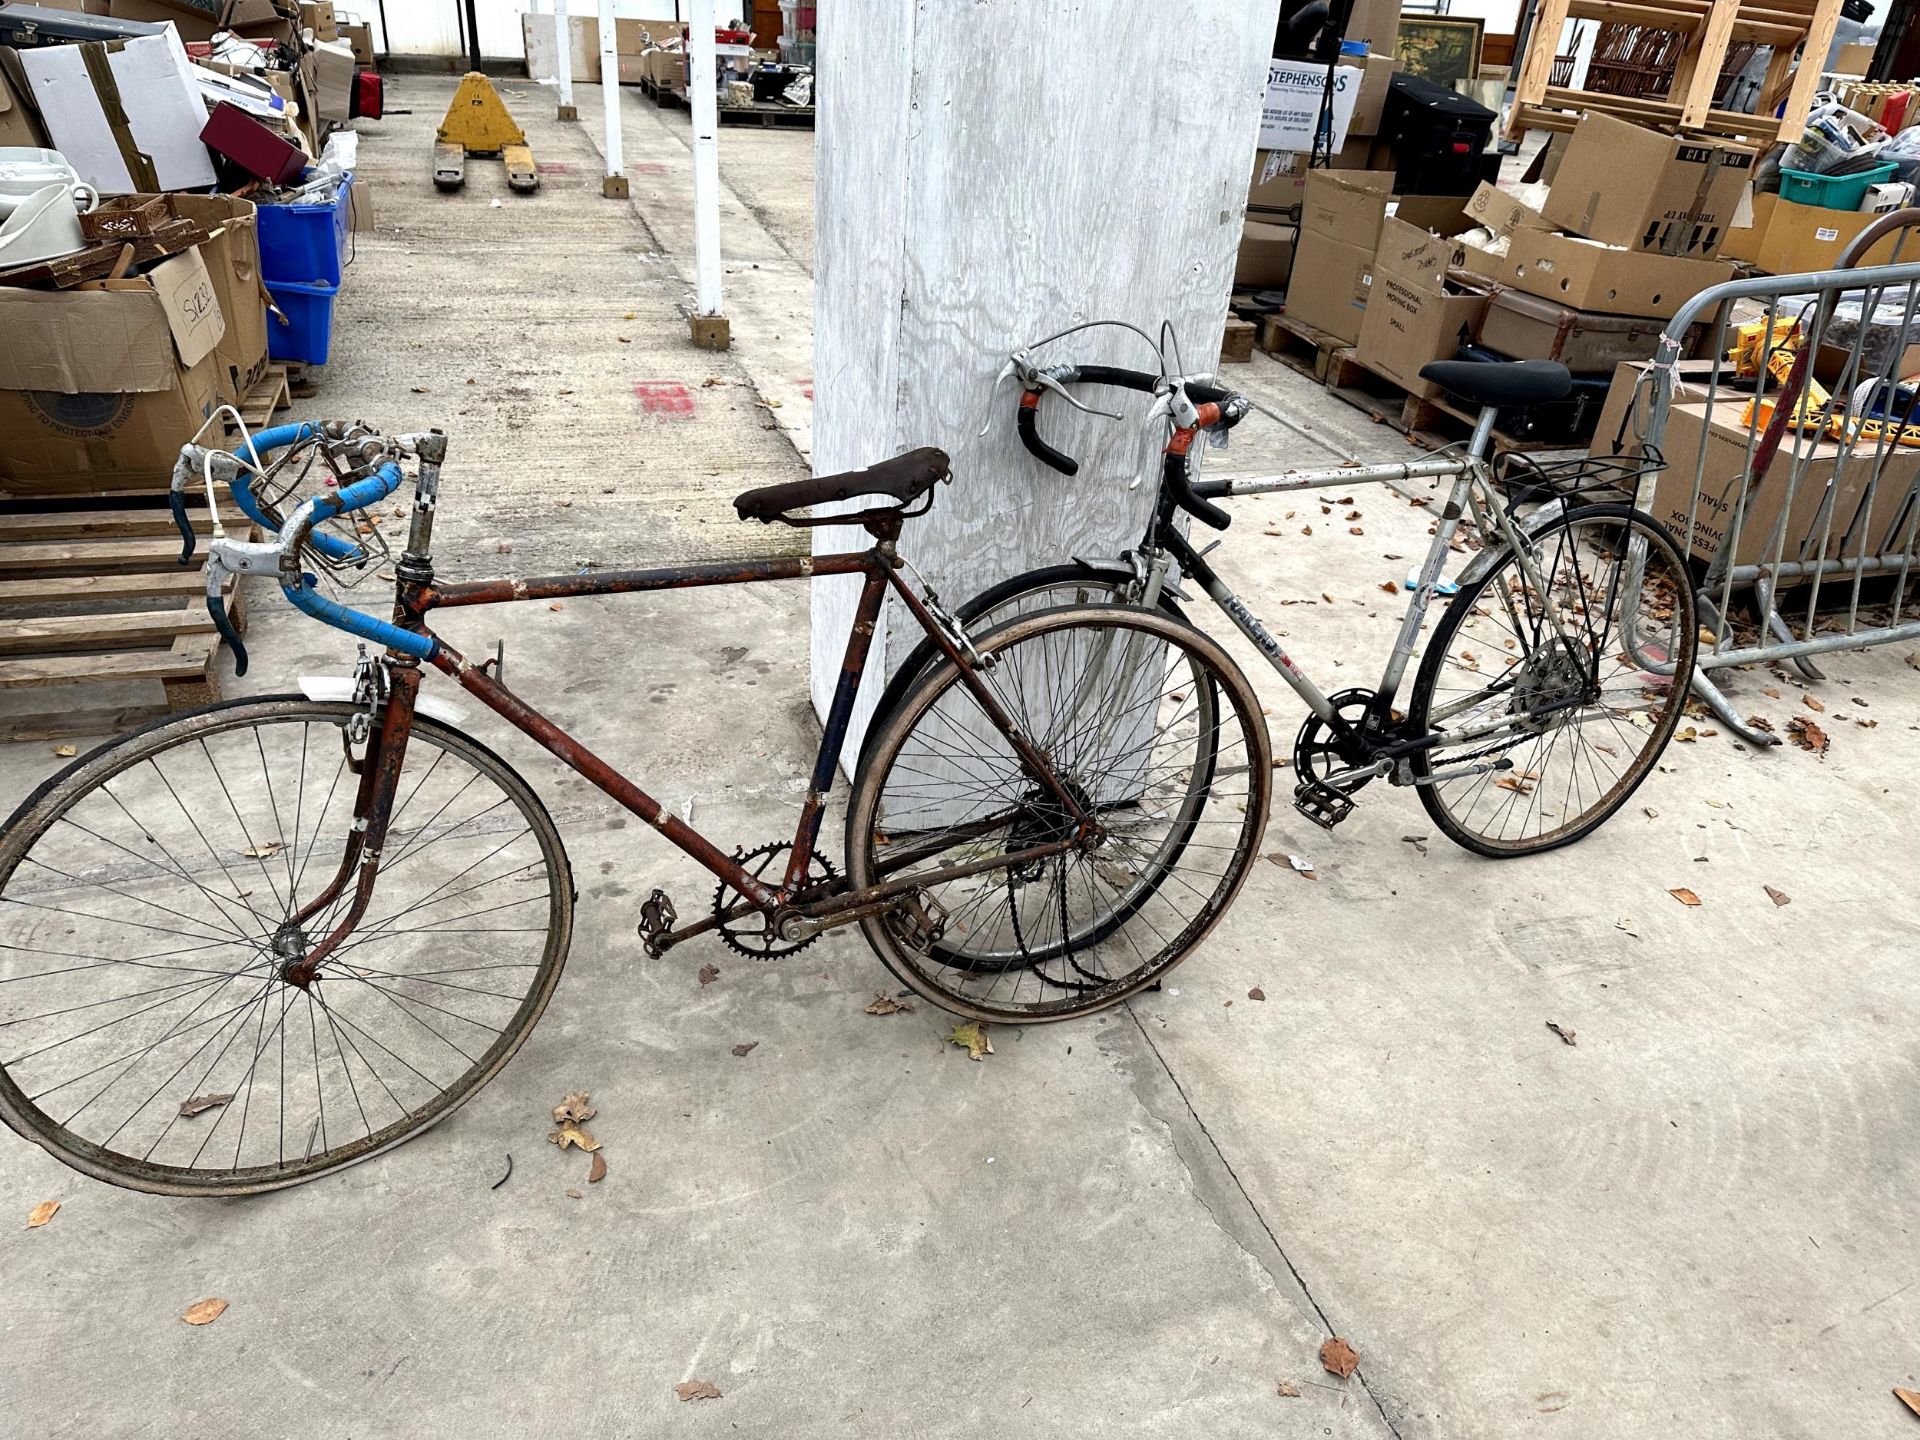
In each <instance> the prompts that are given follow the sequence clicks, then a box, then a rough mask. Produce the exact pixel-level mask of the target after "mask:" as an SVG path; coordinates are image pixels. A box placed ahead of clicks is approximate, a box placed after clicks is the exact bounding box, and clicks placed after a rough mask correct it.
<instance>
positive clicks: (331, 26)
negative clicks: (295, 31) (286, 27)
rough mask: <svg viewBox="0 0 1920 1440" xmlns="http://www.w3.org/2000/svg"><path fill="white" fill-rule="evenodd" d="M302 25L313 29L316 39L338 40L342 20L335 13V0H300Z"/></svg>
mask: <svg viewBox="0 0 1920 1440" xmlns="http://www.w3.org/2000/svg"><path fill="white" fill-rule="evenodd" d="M300 26H301V28H302V29H305V30H311V31H312V32H313V38H314V39H316V40H338V39H339V38H340V20H339V17H338V16H336V15H335V14H334V13H333V0H300Z"/></svg>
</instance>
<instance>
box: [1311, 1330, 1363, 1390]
mask: <svg viewBox="0 0 1920 1440" xmlns="http://www.w3.org/2000/svg"><path fill="white" fill-rule="evenodd" d="M1320 1364H1321V1367H1322V1368H1323V1369H1325V1370H1326V1371H1327V1373H1328V1374H1330V1375H1338V1376H1339V1377H1340V1378H1341V1379H1342V1380H1344V1379H1346V1378H1347V1377H1348V1376H1349V1375H1351V1374H1353V1372H1354V1371H1355V1370H1356V1369H1357V1368H1358V1367H1359V1364H1360V1356H1359V1354H1358V1353H1357V1352H1356V1351H1355V1350H1354V1348H1353V1346H1351V1345H1349V1344H1348V1343H1347V1342H1346V1341H1345V1340H1344V1339H1342V1338H1341V1337H1340V1336H1338V1335H1336V1336H1334V1337H1333V1338H1332V1339H1331V1340H1329V1341H1327V1343H1326V1344H1324V1345H1322V1346H1321V1347H1320Z"/></svg>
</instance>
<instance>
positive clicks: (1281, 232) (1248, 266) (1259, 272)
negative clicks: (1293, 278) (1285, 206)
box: [1233, 219, 1299, 290]
mask: <svg viewBox="0 0 1920 1440" xmlns="http://www.w3.org/2000/svg"><path fill="white" fill-rule="evenodd" d="M1298 233H1299V232H1298V231H1296V230H1295V229H1294V227H1293V226H1291V225H1270V224H1268V223H1267V222H1266V221H1264V220H1254V219H1249V220H1248V221H1247V223H1246V227H1245V228H1244V229H1243V230H1242V231H1241V232H1240V254H1239V256H1238V257H1237V258H1236V260H1235V261H1234V266H1233V283H1234V284H1235V285H1236V286H1238V287H1241V288H1251V289H1257V290H1266V289H1278V288H1281V287H1283V286H1285V285H1286V283H1287V277H1288V275H1289V274H1291V273H1292V269H1293V247H1294V241H1295V239H1296V238H1297V236H1298Z"/></svg>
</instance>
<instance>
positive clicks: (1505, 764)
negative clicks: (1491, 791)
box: [1395, 756, 1513, 785]
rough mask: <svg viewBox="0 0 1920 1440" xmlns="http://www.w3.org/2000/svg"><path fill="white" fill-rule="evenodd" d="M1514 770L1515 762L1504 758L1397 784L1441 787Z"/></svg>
mask: <svg viewBox="0 0 1920 1440" xmlns="http://www.w3.org/2000/svg"><path fill="white" fill-rule="evenodd" d="M1512 768H1513V761H1511V760H1509V759H1507V758H1506V757H1505V756H1502V757H1501V758H1500V759H1498V760H1489V761H1488V762H1487V763H1486V764H1485V765H1460V766H1457V767H1455V768H1454V769H1452V770H1435V771H1432V772H1431V773H1429V774H1426V775H1422V776H1421V777H1420V778H1419V779H1417V780H1400V779H1398V777H1396V778H1395V783H1396V784H1402V785H1439V784H1443V783H1444V782H1446V781H1448V780H1464V779H1466V778H1467V777H1468V776H1469V775H1487V774H1490V773H1492V772H1493V771H1495V770H1511V769H1512Z"/></svg>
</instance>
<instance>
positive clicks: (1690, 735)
mask: <svg viewBox="0 0 1920 1440" xmlns="http://www.w3.org/2000/svg"><path fill="white" fill-rule="evenodd" d="M1699 733H1700V732H1699V731H1697V730H1695V729H1694V728H1693V727H1692V726H1691V725H1684V726H1682V727H1681V728H1680V729H1679V730H1678V731H1676V732H1675V733H1674V737H1673V743H1674V744H1676V745H1691V744H1693V742H1694V740H1695V739H1696V738H1697V737H1698V735H1699Z"/></svg>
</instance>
